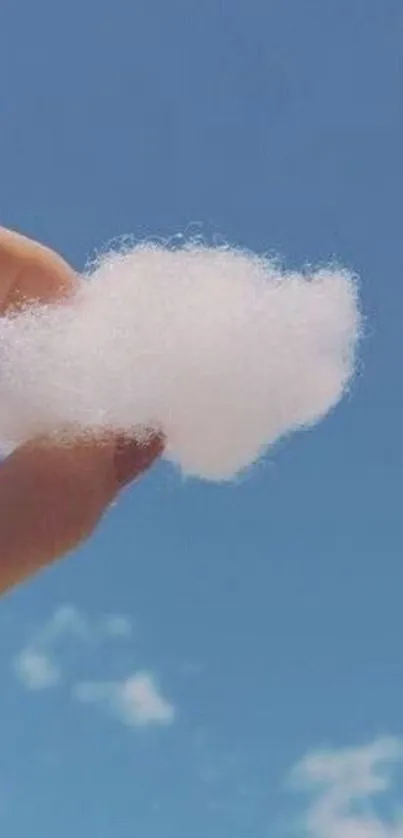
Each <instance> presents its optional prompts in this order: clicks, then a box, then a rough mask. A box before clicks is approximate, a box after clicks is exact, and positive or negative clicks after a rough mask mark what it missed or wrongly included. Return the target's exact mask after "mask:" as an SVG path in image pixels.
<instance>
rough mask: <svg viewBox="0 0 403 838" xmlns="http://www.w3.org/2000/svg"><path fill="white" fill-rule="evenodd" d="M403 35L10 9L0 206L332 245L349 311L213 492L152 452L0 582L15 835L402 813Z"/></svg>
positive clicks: (363, 823) (91, 236)
mask: <svg viewBox="0 0 403 838" xmlns="http://www.w3.org/2000/svg"><path fill="white" fill-rule="evenodd" d="M402 38H403V9H402V6H401V3H400V2H399V0H366V2H365V3H364V2H363V0H337V2H336V0H305V2H304V3H301V2H300V0H281V2H279V0H249V2H246V0H244V1H243V0H203V2H199V3H196V2H192V0H169V2H166V1H165V0H147V2H144V0H142V1H141V0H133V2H129V0H115V3H114V4H112V3H106V2H104V0H101V2H97V3H96V2H95V0H83V2H78V0H70V2H69V3H65V4H63V5H61V4H54V3H51V2H50V0H36V2H35V3H30V2H28V0H14V2H13V3H11V2H6V3H5V4H4V8H3V9H2V26H1V31H0V73H1V77H2V79H3V82H2V86H1V92H0V120H1V131H0V222H1V223H2V224H3V225H6V226H13V227H16V228H18V229H20V230H21V231H23V232H25V233H27V234H30V235H32V236H34V237H37V238H39V239H41V240H43V241H46V242H48V243H49V244H51V245H52V246H53V247H55V248H58V249H60V250H61V251H62V252H63V253H64V255H65V256H66V257H67V258H68V259H69V260H70V261H71V262H73V263H74V264H75V265H76V266H77V267H78V268H83V266H84V264H85V261H86V259H87V257H88V256H89V255H90V254H91V253H92V252H93V250H94V249H95V248H97V247H99V246H100V245H102V244H103V243H105V242H106V241H108V240H109V239H111V238H112V237H114V236H117V235H121V234H123V233H134V234H136V235H140V236H144V235H154V234H162V235H171V234H174V233H177V232H181V231H184V230H186V229H189V228H190V229H194V225H196V229H200V227H199V226H198V225H202V229H203V230H204V231H206V232H207V233H208V234H211V233H218V234H221V235H222V236H224V237H225V238H226V239H227V240H229V241H230V242H231V243H233V244H240V245H245V246H247V247H250V248H253V249H255V250H257V251H259V252H263V251H267V250H269V251H277V252H280V253H281V255H282V256H283V257H284V259H285V261H286V264H287V265H289V266H301V265H302V264H304V263H306V262H311V263H317V262H320V261H323V260H326V259H330V258H332V257H334V256H336V257H337V258H338V259H339V260H340V261H342V262H344V263H345V264H346V265H347V266H348V267H351V268H352V269H354V270H355V271H357V272H358V273H359V275H360V277H361V288H362V297H363V305H364V310H365V314H366V317H367V335H366V339H365V342H364V345H363V347H362V361H361V365H360V372H359V375H358V378H357V380H356V382H355V385H354V387H353V390H352V393H351V395H350V396H349V397H348V398H347V399H346V400H345V401H344V402H343V403H342V404H341V405H340V406H339V408H338V409H337V410H336V411H335V412H334V413H333V414H332V415H331V417H330V418H328V419H327V420H326V421H325V422H324V423H323V424H322V425H320V426H319V427H317V428H316V429H314V430H313V431H312V432H309V433H304V434H300V435H297V436H295V437H293V438H292V439H290V440H288V441H287V442H286V443H283V444H282V445H281V446H279V447H278V449H276V451H274V452H272V453H271V454H270V455H269V456H268V457H267V459H266V461H265V463H264V464H262V465H260V466H259V467H258V468H257V469H256V470H254V471H253V472H252V474H251V475H249V476H248V477H247V479H245V480H244V481H242V482H241V483H239V484H236V485H234V486H231V487H221V486H210V485H207V484H202V483H199V482H197V481H190V482H181V481H180V480H179V479H178V477H177V475H176V474H175V473H173V471H172V470H171V469H170V468H169V467H168V466H166V465H160V466H158V467H157V468H156V469H155V470H154V471H153V472H152V473H151V474H150V475H149V476H148V477H147V478H146V479H145V480H144V481H143V482H142V483H141V484H138V485H137V486H135V487H133V488H131V489H130V490H129V491H127V492H126V493H125V495H124V496H123V497H122V498H121V500H120V501H119V503H118V505H117V506H115V507H114V508H113V509H112V510H111V512H110V514H109V515H108V516H107V518H106V519H105V521H104V522H103V524H102V526H101V527H100V529H99V530H98V532H97V534H96V536H95V537H94V539H93V540H92V541H91V542H90V543H88V544H87V545H86V546H85V547H84V548H82V549H81V550H79V551H78V552H77V553H76V554H75V555H73V556H71V557H70V558H69V559H68V560H66V561H64V562H62V563H60V564H59V565H58V566H56V567H54V568H53V569H52V570H50V571H48V572H46V573H45V574H43V575H41V576H40V577H38V578H37V579H35V581H33V582H30V583H29V584H27V585H25V586H23V587H21V588H19V589H18V590H17V591H15V592H13V593H12V594H10V595H8V596H7V597H5V598H4V599H3V600H2V605H1V608H0V627H1V630H0V667H1V679H2V680H1V683H2V689H1V691H0V726H1V743H2V747H1V751H0V825H1V829H2V832H3V833H4V834H5V835H8V836H10V838H25V836H26V835H28V834H29V835H36V834H38V835H57V836H58V838H71V836H72V835H74V836H75V838H83V836H88V835H94V836H95V835H96V836H97V838H133V836H136V838H137V836H139V838H185V836H186V838H189V836H191V838H241V836H242V838H244V836H246V835H248V836H249V835H250V836H251V838H266V836H269V838H272V836H273V838H282V836H283V835H285V834H288V830H289V829H291V830H292V829H294V830H295V832H294V834H296V835H300V836H302V835H305V834H307V835H309V837H310V838H390V836H392V835H393V838H401V835H403V825H402V824H401V823H398V824H397V826H396V830H397V831H395V832H392V827H391V826H390V820H389V819H390V818H393V813H394V811H395V808H396V807H397V806H398V805H402V804H403V796H402V794H400V796H399V785H398V781H399V777H400V780H401V777H402V775H401V773H400V769H399V763H400V761H401V756H402V741H403V722H402V718H403V717H402V699H403V658H402V641H401V638H402V632H403V613H402V608H401V600H402V597H401V590H402V583H403V571H402V547H403V528H402V515H401V486H402V478H401V475H402V446H401V426H402V420H403V415H402V413H403V400H402V387H401V382H400V377H399V371H400V358H401V355H402V350H403V341H402V332H401V314H400V315H399V311H400V312H401V311H402V307H403V293H402V256H401V253H402V249H401V216H402V187H403V169H402V163H401V148H402V147H403V108H402V102H401V90H402V82H403V79H402V75H403V69H402V42H403V41H402ZM396 375H398V380H397V382H396ZM112 618H114V619H112ZM117 618H120V619H117ZM323 748H327V750H326V751H324V752H322V753H321V755H319V756H317V757H315V753H316V752H317V751H318V749H323ZM312 760H313V762H312ZM315 760H316V762H315ZM395 763H396V765H395ZM296 765H299V769H298V770H297V769H295V766H296ZM382 766H384V767H385V766H386V768H385V771H386V774H383V775H382V776H384V778H385V779H384V791H385V792H386V795H385V797H384V799H382V800H381V801H380V803H379V806H378V807H376V812H377V815H376V814H374V813H373V812H372V813H371V811H370V809H369V808H368V803H369V799H370V797H371V794H372V792H375V791H376V790H377V789H378V790H379V791H381V790H382V789H381V786H382V783H381V782H380V781H379V779H378V780H377V777H378V774H377V771H378V769H379V768H380V767H381V768H382ZM293 769H294V776H298V777H299V781H298V782H297V781H295V782H294V783H291V786H290V784H289V783H288V781H287V778H289V777H290V772H291V774H292V773H293ZM295 772H296V774H295ZM315 777H316V780H315V782H317V784H318V785H317V786H315V783H314V780H313V779H312V778H315ZM346 777H347V779H345V778H346ZM389 780H390V781H389ZM396 782H397V785H396ZM298 783H300V784H302V785H303V784H305V785H306V793H305V794H304V795H300V793H299V790H298V788H296V787H298ZM393 783H395V785H393ZM312 784H313V785H312ZM314 786H315V787H314ZM340 788H342V789H343V790H344V791H343V794H344V798H343V794H340ZM336 799H337V800H338V803H337V805H336V804H335V802H334V801H335V800H336ZM358 804H359V805H358ZM318 813H319V814H318ZM349 813H350V814H349ZM376 817H378V818H379V819H378V821H377V822H376V821H375V818H376ZM304 828H306V831H305V832H304ZM375 829H377V830H378V831H375ZM332 830H333V831H332ZM371 830H372V831H371Z"/></svg>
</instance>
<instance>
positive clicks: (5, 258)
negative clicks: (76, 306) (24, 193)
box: [0, 228, 79, 316]
mask: <svg viewBox="0 0 403 838" xmlns="http://www.w3.org/2000/svg"><path fill="white" fill-rule="evenodd" d="M78 285H79V279H78V275H77V274H76V272H75V271H74V269H73V268H72V267H71V266H70V265H69V264H68V263H67V262H66V261H65V259H63V257H62V256H60V255H59V254H58V253H56V252H55V251H54V250H51V249H50V248H49V247H46V246H45V245H42V244H39V243H38V242H35V241H33V240H31V239H29V238H27V237H26V236H22V235H20V233H16V232H14V231H12V230H6V229H5V228H0V316H1V315H4V314H7V313H9V312H11V311H15V310H16V309H18V308H21V307H22V306H24V305H27V304H29V303H49V302H57V301H59V300H60V301H61V300H63V299H66V298H68V297H70V296H72V295H73V294H74V292H75V290H76V289H77V288H78Z"/></svg>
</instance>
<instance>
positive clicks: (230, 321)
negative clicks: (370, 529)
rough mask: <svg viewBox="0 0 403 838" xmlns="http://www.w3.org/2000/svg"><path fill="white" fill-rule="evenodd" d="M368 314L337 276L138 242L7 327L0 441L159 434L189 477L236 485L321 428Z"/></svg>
mask: <svg viewBox="0 0 403 838" xmlns="http://www.w3.org/2000/svg"><path fill="white" fill-rule="evenodd" d="M359 327H360V317H359V312H358V306H357V293H356V284H355V282H354V278H353V277H352V276H351V274H349V273H348V272H347V271H345V270H342V269H339V268H333V267H330V268H326V269H320V270H317V271H313V272H311V273H310V274H307V273H305V274H302V273H296V272H294V273H285V272H284V271H282V270H281V269H280V268H279V266H278V265H277V264H276V263H274V262H271V261H269V260H267V259H264V258H262V257H258V256H255V255H253V254H250V253H247V252H242V251H237V250H231V249H229V248H207V247H203V246H200V245H195V246H187V247H184V248H183V249H180V250H173V249H169V248H165V247H163V246H155V245H142V246H138V247H135V248H133V249H131V250H129V251H126V252H121V253H110V254H108V255H106V256H105V257H104V258H103V259H102V260H101V261H100V262H99V263H98V265H97V266H96V267H95V270H94V271H93V272H92V274H91V276H89V277H87V280H86V281H85V282H83V284H82V288H81V290H80V292H79V293H78V295H77V297H76V299H75V300H74V303H73V304H69V305H68V306H67V305H63V306H58V307H45V308H42V309H37V308H35V309H30V310H26V311H25V312H23V313H22V314H20V315H19V316H17V317H15V316H14V317H9V318H4V319H3V320H2V321H1V323H0V373H1V375H0V438H1V439H2V440H3V442H4V443H5V445H9V444H11V445H14V444H16V443H18V442H20V441H22V440H23V439H25V438H27V437H28V436H31V435H32V434H33V433H38V432H43V431H47V432H48V431H52V432H60V431H61V429H66V428H67V429H69V431H70V433H71V432H72V428H73V427H74V428H79V429H90V430H91V431H97V432H98V431H109V430H118V431H127V432H131V433H135V434H137V435H141V433H144V429H145V428H153V429H159V430H162V431H163V432H164V434H165V435H166V438H167V450H166V456H167V457H168V458H169V459H170V460H171V461H173V462H174V463H176V464H177V465H179V466H180V468H181V469H182V470H183V472H184V473H186V474H191V475H198V476H200V477H204V478H208V479H213V480H221V479H231V478H232V477H233V476H234V475H236V474H237V473H238V472H240V471H241V470H243V469H244V468H245V467H248V466H249V465H251V464H252V463H253V462H255V461H256V460H257V459H258V458H259V456H261V455H262V454H263V453H264V451H265V450H266V449H267V447H268V446H270V445H272V444H273V443H274V442H275V441H276V440H277V439H279V438H280V437H282V436H284V435H285V434H287V433H289V432H291V431H294V430H296V429H298V428H303V427H306V426H310V425H312V424H314V423H315V422H317V421H318V420H319V419H321V418H322V417H323V416H324V415H325V414H326V413H327V412H328V411H329V410H330V409H331V408H332V407H333V406H334V405H335V404H336V403H337V402H338V400H339V399H340V398H341V396H342V395H343V393H344V391H345V389H346V387H347V386H348V384H349V381H350V379H351V376H352V374H353V372H354V363H355V350H356V342H357V338H358V335H359Z"/></svg>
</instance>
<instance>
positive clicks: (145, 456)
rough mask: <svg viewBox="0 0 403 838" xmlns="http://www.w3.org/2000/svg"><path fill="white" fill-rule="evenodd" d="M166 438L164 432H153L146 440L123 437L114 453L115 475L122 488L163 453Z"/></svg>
mask: <svg viewBox="0 0 403 838" xmlns="http://www.w3.org/2000/svg"><path fill="white" fill-rule="evenodd" d="M164 447H165V440H164V437H163V436H162V434H153V435H152V436H151V437H150V438H149V439H147V440H146V441H139V440H136V439H134V438H130V437H123V436H122V437H121V438H119V440H118V442H117V443H116V447H115V453H114V469H115V477H116V481H117V483H118V486H119V487H120V488H123V487H124V486H126V485H127V484H128V483H131V482H132V481H133V480H135V479H136V478H137V477H139V476H140V475H141V474H143V473H144V472H145V471H147V470H148V469H149V468H150V467H151V466H152V465H153V463H154V462H155V461H156V460H157V459H158V458H159V457H160V456H161V455H162V453H163V451H164Z"/></svg>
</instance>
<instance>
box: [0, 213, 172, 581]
mask: <svg viewBox="0 0 403 838" xmlns="http://www.w3.org/2000/svg"><path fill="white" fill-rule="evenodd" d="M79 282H80V280H79V277H78V275H77V274H76V273H75V272H74V271H73V269H72V268H71V267H70V266H69V265H68V264H67V263H66V262H65V261H64V260H63V259H62V258H61V257H60V256H58V255H57V254H56V253H54V252H53V251H52V250H49V249H48V248H46V247H44V246H42V245H40V244H37V243H36V242H32V241H30V240H29V239H26V238H25V237H24V236H20V235H19V234H17V233H13V232H10V231H8V230H4V229H1V228H0V316H2V315H4V314H6V313H8V312H10V311H11V310H15V309H17V308H18V307H20V306H21V305H22V304H24V305H26V304H27V303H30V302H31V303H33V302H36V303H37V302H43V303H48V302H54V303H56V304H60V305H67V304H68V302H69V298H71V297H72V296H73V295H74V292H75V289H76V288H77V287H78V285H79ZM162 450H163V440H162V439H161V437H160V436H153V437H152V438H151V439H150V441H149V442H148V443H147V444H144V445H141V444H140V443H138V442H137V441H135V440H133V439H127V438H117V437H116V436H115V437H112V436H111V437H109V438H108V439H106V440H102V442H101V441H100V440H96V439H94V440H88V439H86V440H84V439H83V440H74V441H72V442H71V443H70V444H69V445H63V444H59V445H56V444H55V442H54V441H52V440H51V439H47V438H41V439H33V440H30V441H29V442H27V443H26V444H24V445H22V446H21V447H20V448H18V449H17V450H16V451H14V452H13V453H12V454H11V455H10V456H9V457H8V458H7V459H6V460H4V462H3V463H1V464H0V593H1V592H4V591H5V590H7V589H8V588H10V587H12V586H13V585H15V584H17V583H18V582H22V581H23V580H24V579H26V578H27V577H29V576H30V575H32V574H33V573H35V572H36V571H38V570H39V569H40V568H41V567H44V566H45V565H47V564H49V563H50V562H52V561H54V560H55V559H57V558H59V557H61V556H63V555H64V554H65V553H67V552H68V551H70V550H72V549H73V548H74V547H76V546H77V545H78V544H79V543H80V542H82V541H83V540H85V539H86V538H88V537H89V536H90V535H91V533H92V532H93V530H94V528H95V527H96V526H97V524H98V522H99V521H100V519H101V517H102V515H103V513H104V512H105V510H106V509H107V507H108V506H109V504H110V503H111V501H112V500H113V499H114V498H115V497H116V495H117V494H118V492H119V491H120V489H121V488H122V486H124V485H125V484H127V483H129V482H130V481H131V480H134V479H135V478H136V477H138V476H139V475H141V474H143V472H145V471H146V470H147V469H148V468H149V467H150V466H151V465H152V463H153V462H154V461H155V459H156V458H157V457H158V456H159V455H160V454H161V453H162Z"/></svg>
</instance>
